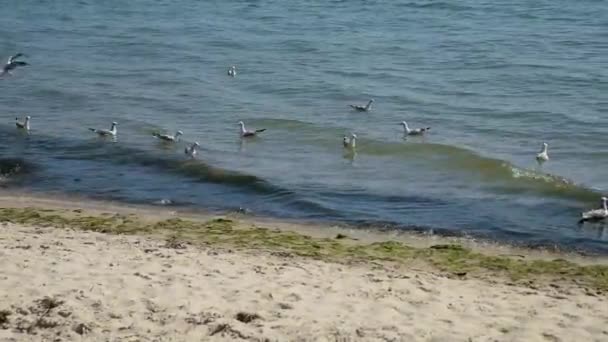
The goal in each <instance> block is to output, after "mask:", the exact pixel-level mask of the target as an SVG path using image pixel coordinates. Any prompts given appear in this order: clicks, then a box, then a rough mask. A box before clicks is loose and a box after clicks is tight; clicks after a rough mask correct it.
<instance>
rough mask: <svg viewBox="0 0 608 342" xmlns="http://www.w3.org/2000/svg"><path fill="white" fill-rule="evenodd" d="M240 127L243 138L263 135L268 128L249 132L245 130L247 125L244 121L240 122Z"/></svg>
mask: <svg viewBox="0 0 608 342" xmlns="http://www.w3.org/2000/svg"><path fill="white" fill-rule="evenodd" d="M239 125H241V138H250V137H255V136H256V135H257V134H258V133H262V132H264V131H265V130H266V128H262V129H256V130H255V131H248V130H247V129H246V128H245V123H243V121H239Z"/></svg>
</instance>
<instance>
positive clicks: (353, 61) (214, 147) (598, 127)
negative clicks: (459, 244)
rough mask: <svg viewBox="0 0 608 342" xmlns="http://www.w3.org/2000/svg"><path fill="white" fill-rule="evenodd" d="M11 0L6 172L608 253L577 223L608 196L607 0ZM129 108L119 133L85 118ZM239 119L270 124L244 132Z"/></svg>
mask: <svg viewBox="0 0 608 342" xmlns="http://www.w3.org/2000/svg"><path fill="white" fill-rule="evenodd" d="M9 7H10V8H11V11H4V12H3V20H2V21H0V37H2V39H1V40H0V54H1V55H2V56H3V57H2V58H6V57H8V55H10V54H12V53H15V52H18V51H20V52H24V53H26V54H27V58H26V60H27V61H28V62H30V63H31V65H30V66H29V67H26V68H23V69H19V70H17V72H16V73H15V75H14V76H13V77H7V78H4V79H2V80H0V89H1V91H2V95H1V96H0V120H1V122H2V124H1V125H0V158H2V159H1V160H0V165H1V166H2V167H1V168H0V169H1V171H2V172H3V174H4V178H3V179H4V181H3V182H4V183H3V184H4V186H7V187H14V188H23V189H27V190H34V191H42V192H54V191H61V192H67V193H79V194H84V195H88V196H92V197H99V198H109V199H116V200H124V201H134V202H144V203H155V202H158V201H160V200H162V199H168V200H171V201H172V205H184V206H191V207H194V208H207V209H208V208H211V209H218V210H231V209H235V208H239V207H242V208H247V209H249V210H251V211H252V212H253V213H254V214H260V215H273V216H279V217H290V218H303V219H315V220H331V221H342V222H348V223H354V224H365V225H368V224H374V225H381V226H389V227H396V228H400V229H416V230H425V231H426V230H432V231H434V232H439V233H444V234H465V235H472V236H479V237H485V238H490V239H497V240H500V241H509V242H515V243H522V244H528V245H558V246H563V247H565V248H574V249H581V250H585V251H589V252H600V253H606V252H608V224H590V225H583V226H580V225H577V223H576V222H577V219H578V215H579V214H580V211H582V210H585V209H588V208H593V207H597V206H598V205H599V197H600V196H601V195H602V194H605V193H606V192H608V177H607V176H608V172H607V167H608V135H607V134H606V132H608V95H607V94H608V62H607V59H606V55H607V53H608V30H607V29H606V28H607V27H608V4H607V3H606V2H605V1H588V0H586V1H580V2H572V1H565V0H557V1H535V2H533V3H531V2H529V1H509V2H506V1H501V2H496V1H478V0H465V1H459V2H454V1H391V2H381V1H348V2H347V1H309V2H306V3H286V2H281V1H229V2H218V1H210V2H200V1H192V0H186V1H180V2H178V3H177V4H176V3H174V2H169V1H143V0H137V1H130V2H127V3H125V2H123V1H104V2H94V1H79V2H73V1H34V0H22V1H13V2H12V3H11V6H9ZM232 64H235V65H237V66H238V76H237V77H236V78H234V79H233V78H230V77H227V75H226V69H227V67H228V66H229V65H232ZM369 98H374V99H375V104H374V108H373V110H372V111H371V112H369V113H357V112H352V111H350V110H349V107H348V105H349V104H351V103H357V104H364V103H365V102H366V100H367V99H369ZM24 113H27V114H29V115H31V116H32V117H33V120H32V125H33V129H32V131H31V134H30V135H28V136H26V135H23V134H20V133H19V132H16V131H15V129H14V124H13V122H14V118H15V116H23V115H24ZM114 120H115V121H117V122H119V137H118V141H117V142H116V143H112V142H109V141H100V140H99V139H96V138H94V137H92V136H91V134H90V132H88V131H87V130H86V128H87V127H90V126H92V127H105V126H109V123H110V122H111V121H114ZM239 120H243V121H245V122H246V123H247V124H248V125H250V126H251V127H257V128H267V131H266V132H264V134H263V135H262V136H261V137H260V138H258V139H255V140H251V141H246V142H243V143H241V142H240V141H239V139H238V125H237V122H238V121H239ZM403 120H407V121H408V122H409V123H410V125H412V126H431V127H432V130H431V134H429V135H428V136H426V137H425V138H423V139H408V140H404V139H403V136H402V134H401V130H400V127H399V125H398V124H399V122H401V121H403ZM165 129H166V130H168V131H170V132H174V131H175V130H177V129H181V130H183V131H184V133H185V134H184V137H183V138H184V142H183V143H182V144H178V145H177V146H174V147H166V146H161V145H159V144H158V143H157V142H156V141H155V140H154V138H152V137H151V133H152V132H154V131H157V130H165ZM349 132H355V133H356V134H357V135H358V137H359V138H360V139H359V140H358V148H357V154H356V155H349V154H345V153H344V151H343V148H342V146H341V140H342V136H343V135H344V134H346V133H349ZM192 141H199V142H200V143H201V145H202V147H203V148H202V150H201V154H200V158H199V159H198V160H197V161H187V160H185V158H184V157H183V155H182V149H183V146H184V144H185V143H187V142H192ZM543 141H546V142H548V143H549V153H550V156H551V160H550V161H549V162H548V163H546V164H545V165H543V166H542V167H538V165H537V164H536V162H535V160H534V156H535V154H536V153H537V152H538V150H539V148H540V145H541V143H542V142H543Z"/></svg>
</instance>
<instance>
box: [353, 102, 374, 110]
mask: <svg viewBox="0 0 608 342" xmlns="http://www.w3.org/2000/svg"><path fill="white" fill-rule="evenodd" d="M372 103H374V99H371V100H369V102H368V103H367V104H366V105H365V106H357V105H352V104H351V105H350V106H351V108H352V109H354V110H356V111H359V112H367V111H369V110H371V109H372Z"/></svg>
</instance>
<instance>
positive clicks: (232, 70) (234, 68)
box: [228, 65, 236, 77]
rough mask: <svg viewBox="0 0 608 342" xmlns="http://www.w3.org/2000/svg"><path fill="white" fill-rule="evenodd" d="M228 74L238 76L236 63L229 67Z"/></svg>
mask: <svg viewBox="0 0 608 342" xmlns="http://www.w3.org/2000/svg"><path fill="white" fill-rule="evenodd" d="M228 76H231V77H236V65H233V66H231V67H230V68H228Z"/></svg>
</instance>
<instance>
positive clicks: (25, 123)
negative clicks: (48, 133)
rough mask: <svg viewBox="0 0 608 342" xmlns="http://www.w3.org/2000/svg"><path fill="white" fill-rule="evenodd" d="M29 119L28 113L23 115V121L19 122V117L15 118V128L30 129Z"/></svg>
mask: <svg viewBox="0 0 608 342" xmlns="http://www.w3.org/2000/svg"><path fill="white" fill-rule="evenodd" d="M30 119H31V117H30V116H29V115H28V116H26V117H25V121H23V122H19V118H15V120H17V121H16V122H15V126H17V128H19V129H24V130H26V131H29V130H30Z"/></svg>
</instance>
